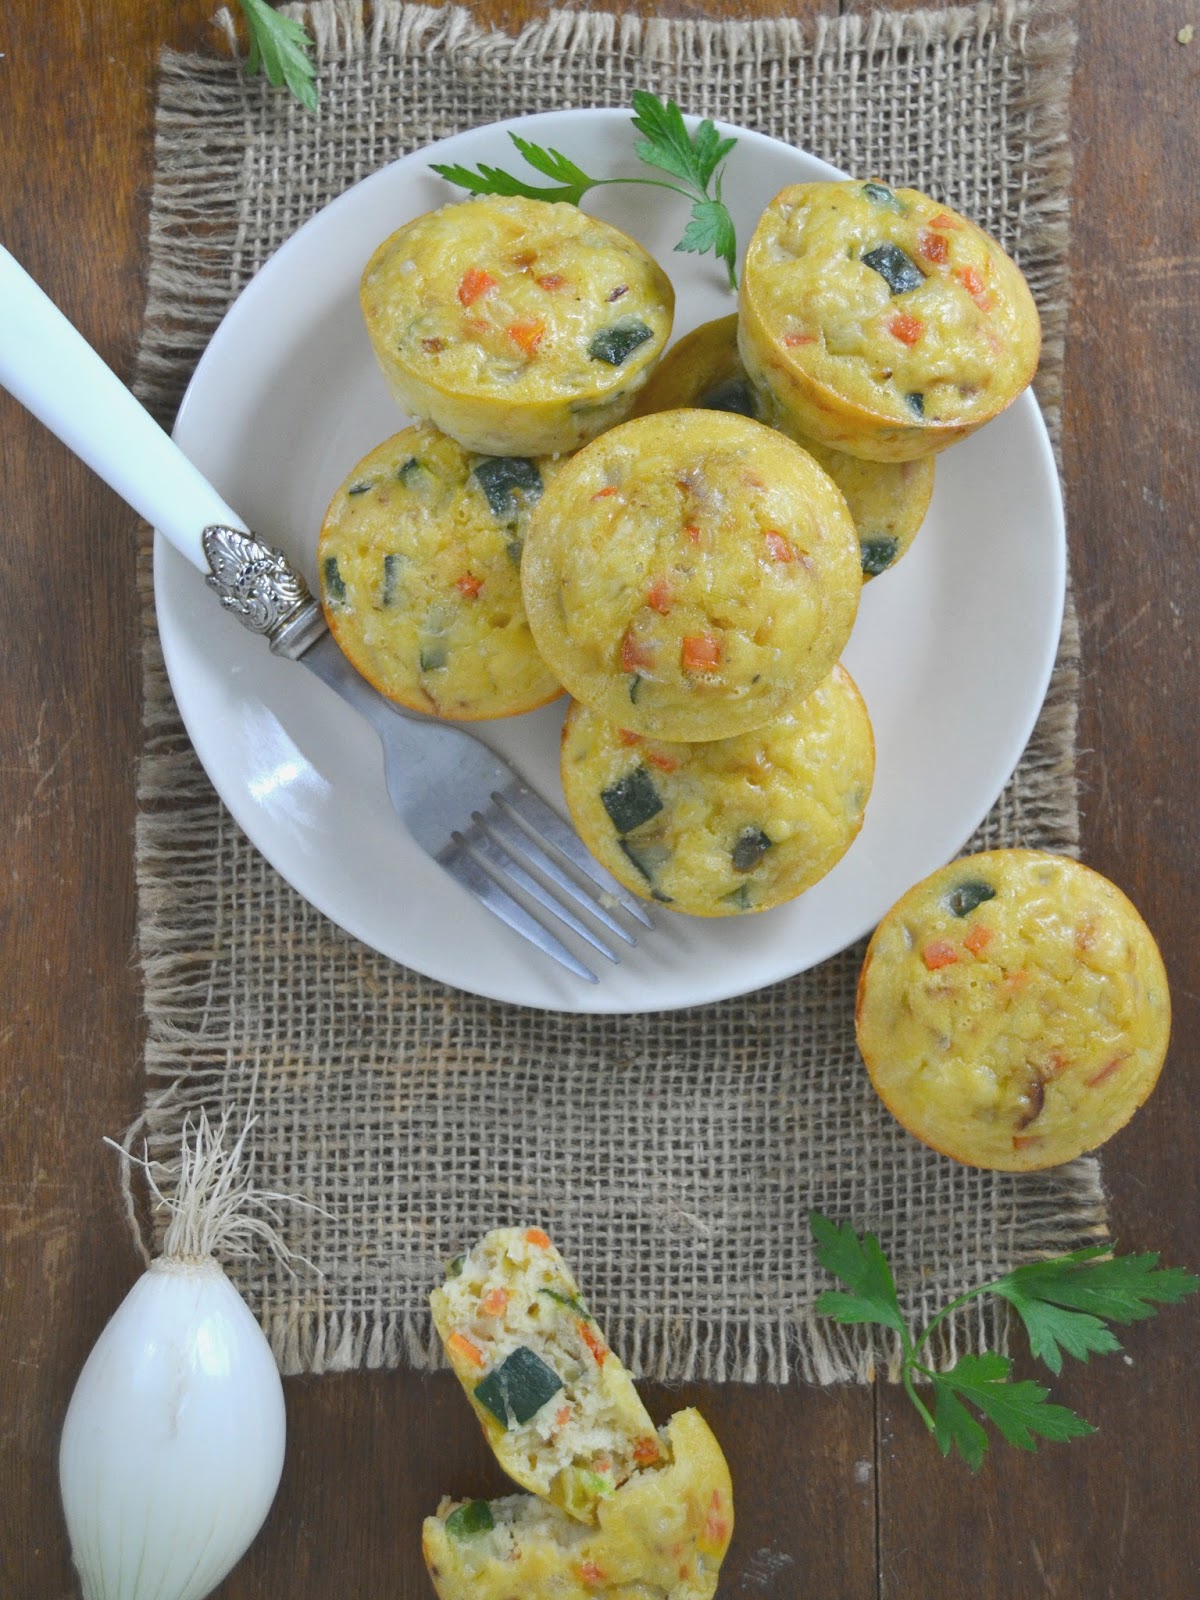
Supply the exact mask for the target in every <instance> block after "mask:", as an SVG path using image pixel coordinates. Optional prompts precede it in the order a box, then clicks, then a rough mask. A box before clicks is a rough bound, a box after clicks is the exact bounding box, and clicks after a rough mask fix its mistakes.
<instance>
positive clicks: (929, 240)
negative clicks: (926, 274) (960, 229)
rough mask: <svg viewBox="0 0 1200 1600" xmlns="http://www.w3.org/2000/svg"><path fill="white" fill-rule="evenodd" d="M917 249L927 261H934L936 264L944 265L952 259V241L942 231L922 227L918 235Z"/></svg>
mask: <svg viewBox="0 0 1200 1600" xmlns="http://www.w3.org/2000/svg"><path fill="white" fill-rule="evenodd" d="M917 250H918V251H919V252H920V254H921V255H923V256H924V257H925V259H926V261H932V262H933V263H934V264H935V265H936V266H939V267H940V266H944V265H945V264H946V262H947V261H949V259H950V241H949V239H945V238H943V237H942V235H941V234H940V233H934V232H933V231H932V230H931V229H930V228H922V229H921V231H920V233H919V234H918V235H917Z"/></svg>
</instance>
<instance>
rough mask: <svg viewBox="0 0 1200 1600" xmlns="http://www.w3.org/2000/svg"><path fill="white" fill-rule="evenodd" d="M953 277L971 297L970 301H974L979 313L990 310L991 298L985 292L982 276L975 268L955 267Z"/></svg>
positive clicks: (985, 286)
mask: <svg viewBox="0 0 1200 1600" xmlns="http://www.w3.org/2000/svg"><path fill="white" fill-rule="evenodd" d="M954 276H955V277H956V278H957V279H958V281H959V283H961V284H962V286H963V288H964V289H965V290H966V291H967V293H968V294H969V295H970V296H971V299H972V300H974V302H975V304H976V305H977V306H978V307H979V309H980V310H981V311H990V310H991V308H992V304H993V301H992V297H991V295H990V294H989V293H988V292H987V284H986V283H985V282H984V279H983V274H982V273H981V272H979V271H978V269H977V268H975V267H955V269H954Z"/></svg>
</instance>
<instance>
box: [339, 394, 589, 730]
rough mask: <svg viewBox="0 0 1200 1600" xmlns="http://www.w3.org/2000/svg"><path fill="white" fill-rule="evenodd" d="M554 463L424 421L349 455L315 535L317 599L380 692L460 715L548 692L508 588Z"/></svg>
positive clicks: (500, 709) (527, 704)
mask: <svg viewBox="0 0 1200 1600" xmlns="http://www.w3.org/2000/svg"><path fill="white" fill-rule="evenodd" d="M558 466H559V463H557V462H555V461H546V460H542V461H535V460H532V459H530V458H528V457H520V456H518V457H503V456H481V455H478V454H475V453H473V452H471V451H469V450H464V449H463V447H462V446H461V445H459V444H456V443H455V442H454V440H453V439H450V438H448V437H447V436H446V435H445V434H444V433H441V432H439V430H438V429H437V428H435V427H434V426H433V425H432V424H431V423H424V424H422V425H421V426H419V427H414V428H405V429H404V431H403V432H402V433H398V434H395V435H394V436H393V437H392V438H391V439H387V440H385V441H384V443H383V444H381V445H379V446H378V447H377V448H376V449H374V450H372V451H371V452H370V454H369V455H367V456H364V457H363V459H362V460H361V461H360V462H359V463H358V464H357V466H355V468H354V470H353V471H352V472H351V473H350V474H349V476H348V477H347V478H346V480H345V481H344V483H343V484H342V485H341V487H340V488H339V489H338V491H337V493H336V494H335V495H334V497H333V500H332V502H331V503H330V506H329V509H328V511H327V512H326V513H325V520H324V522H323V524H322V526H321V534H320V538H319V540H318V545H317V562H318V567H319V570H320V575H321V601H322V605H323V606H324V610H325V617H326V620H327V621H328V623H329V627H330V630H331V632H332V633H333V636H334V638H335V639H336V640H337V642H338V644H339V645H340V646H341V648H342V650H343V651H344V652H345V654H346V655H347V656H348V657H349V659H350V660H351V661H352V662H353V664H354V666H355V667H356V668H357V669H358V671H359V672H361V673H362V675H363V677H364V678H366V679H367V680H368V681H369V682H370V683H373V684H374V685H375V687H376V688H377V689H379V690H380V692H381V693H383V694H385V695H387V697H388V698H389V699H390V700H395V701H397V702H398V703H399V704H401V705H404V706H409V707H411V708H412V709H413V710H414V711H425V712H431V713H434V714H436V715H437V716H442V717H450V718H455V719H461V720H476V719H478V718H484V717H507V716H513V715H515V714H516V713H518V712H522V711H531V710H533V709H534V708H535V707H536V706H540V705H545V704H546V702H547V701H549V700H553V699H554V698H555V697H556V696H557V695H558V694H560V693H561V692H562V691H561V688H560V686H559V683H558V679H557V678H556V677H555V676H554V674H553V672H551V671H550V669H549V667H547V666H546V664H545V662H544V661H543V660H542V658H541V656H540V655H539V654H538V651H537V648H536V646H535V645H534V642H533V634H532V633H531V632H530V629H529V623H528V621H527V620H526V617H525V607H524V605H523V603H522V600H521V575H520V569H521V547H522V543H523V540H524V537H525V529H526V527H527V524H528V521H529V513H530V509H531V508H532V506H534V505H535V504H536V502H537V500H538V498H539V496H540V495H541V493H542V490H543V488H544V486H545V484H546V483H547V482H548V481H549V480H550V479H551V478H552V477H553V475H554V473H555V472H556V471H557V470H558Z"/></svg>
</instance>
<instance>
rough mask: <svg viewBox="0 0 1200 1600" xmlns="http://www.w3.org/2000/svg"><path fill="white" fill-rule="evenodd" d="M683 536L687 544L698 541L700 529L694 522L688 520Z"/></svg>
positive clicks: (697, 542)
mask: <svg viewBox="0 0 1200 1600" xmlns="http://www.w3.org/2000/svg"><path fill="white" fill-rule="evenodd" d="M683 536H684V538H685V539H686V540H687V541H688V543H689V544H699V543H700V529H699V528H698V527H697V526H696V524H695V523H694V522H689V523H688V524H687V525H686V527H685V528H684V530H683Z"/></svg>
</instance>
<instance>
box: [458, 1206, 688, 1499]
mask: <svg viewBox="0 0 1200 1600" xmlns="http://www.w3.org/2000/svg"><path fill="white" fill-rule="evenodd" d="M430 1300H431V1303H432V1305H433V1320H434V1325H435V1327H436V1328H437V1331H438V1334H439V1336H440V1338H441V1341H442V1345H443V1347H444V1349H445V1352H446V1356H447V1358H448V1359H449V1362H450V1365H451V1367H452V1368H453V1369H454V1372H455V1374H456V1375H457V1377H458V1379H459V1382H460V1383H461V1384H462V1386H463V1388H464V1390H465V1391H466V1394H467V1398H468V1399H469V1400H470V1402H471V1405H472V1407H473V1408H474V1410H475V1414H476V1416H477V1417H478V1418H479V1420H480V1422H481V1423H482V1425H483V1431H484V1433H485V1434H486V1435H487V1438H488V1442H489V1443H490V1444H491V1446H492V1449H493V1450H494V1451H495V1454H496V1459H497V1460H498V1461H499V1463H500V1465H501V1466H502V1467H503V1468H504V1470H505V1472H507V1473H508V1475H509V1477H510V1478H512V1479H513V1481H514V1482H516V1483H518V1484H520V1485H521V1487H522V1488H523V1489H528V1490H529V1491H530V1492H531V1493H533V1494H535V1495H540V1496H543V1497H545V1498H547V1499H549V1500H550V1501H552V1502H553V1503H554V1504H555V1505H557V1506H561V1507H562V1509H563V1510H564V1511H566V1512H567V1513H568V1514H569V1515H570V1516H572V1517H575V1518H578V1519H580V1520H581V1521H585V1522H587V1521H592V1520H593V1519H594V1518H595V1516H596V1511H597V1507H598V1505H599V1504H600V1502H601V1501H603V1500H604V1499H605V1498H606V1497H607V1496H609V1495H611V1494H612V1493H613V1491H614V1490H615V1489H616V1488H617V1487H618V1486H619V1485H620V1484H622V1483H624V1482H625V1480H626V1479H627V1478H629V1477H630V1476H631V1475H632V1474H633V1473H634V1472H636V1471H637V1470H638V1469H639V1468H649V1467H654V1466H655V1465H657V1464H660V1463H661V1462H662V1461H663V1459H664V1458H663V1454H662V1446H661V1442H660V1440H659V1437H658V1434H657V1433H656V1431H655V1428H654V1424H653V1423H652V1422H651V1420H650V1417H649V1414H648V1413H647V1411H646V1408H645V1407H644V1406H643V1405H642V1402H641V1400H640V1399H639V1397H638V1393H637V1390H636V1389H635V1388H634V1386H633V1379H632V1378H631V1377H630V1376H629V1373H628V1372H626V1370H625V1368H624V1367H623V1366H622V1365H621V1363H620V1361H619V1360H618V1359H617V1357H616V1355H615V1354H614V1353H613V1351H612V1350H611V1349H610V1348H609V1345H608V1342H607V1340H606V1339H605V1337H604V1333H603V1331H602V1330H601V1328H600V1326H599V1324H598V1323H597V1321H596V1319H595V1317H593V1316H592V1314H591V1312H590V1311H589V1310H588V1308H587V1305H586V1304H585V1302H584V1300H583V1298H582V1297H581V1295H580V1293H579V1288H578V1285H577V1284H576V1282H575V1280H574V1278H573V1277H572V1276H571V1273H570V1270H569V1269H568V1267H567V1265H566V1263H565V1262H564V1260H563V1258H562V1257H561V1256H560V1255H559V1253H558V1251H557V1250H556V1249H555V1248H554V1246H553V1245H552V1244H551V1242H550V1240H549V1238H548V1237H547V1235H546V1234H545V1233H544V1232H543V1231H542V1229H540V1228H498V1229H495V1230H493V1231H492V1232H491V1233H488V1234H486V1235H485V1236H484V1237H483V1239H481V1240H480V1242H479V1243H478V1244H477V1245H475V1246H474V1248H473V1249H472V1250H471V1251H470V1252H469V1254H467V1255H465V1256H462V1257H460V1258H459V1259H458V1260H456V1261H454V1262H453V1263H451V1267H450V1270H449V1273H448V1276H447V1278H446V1282H445V1283H444V1285H443V1286H442V1287H441V1288H440V1289H435V1290H434V1291H433V1294H432V1295H431V1296H430Z"/></svg>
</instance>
